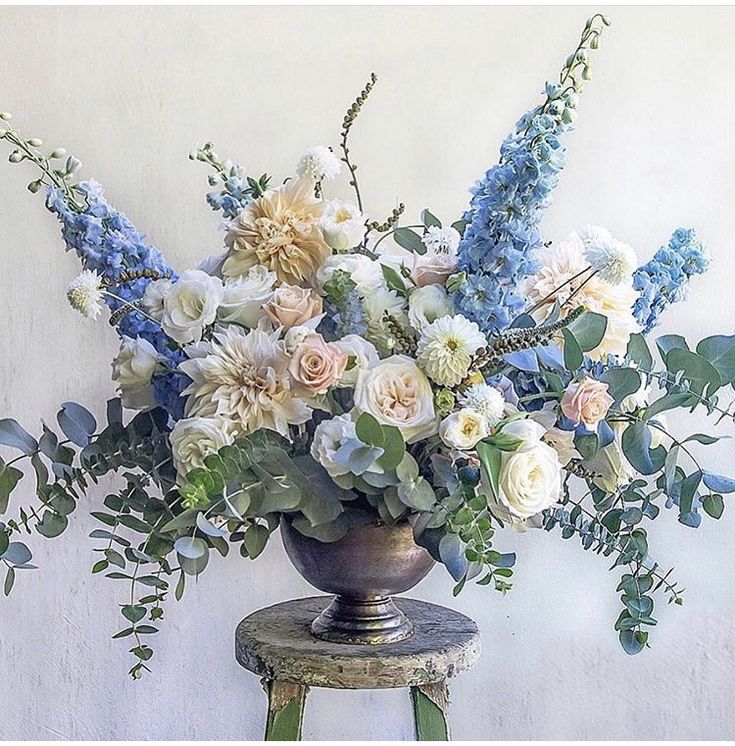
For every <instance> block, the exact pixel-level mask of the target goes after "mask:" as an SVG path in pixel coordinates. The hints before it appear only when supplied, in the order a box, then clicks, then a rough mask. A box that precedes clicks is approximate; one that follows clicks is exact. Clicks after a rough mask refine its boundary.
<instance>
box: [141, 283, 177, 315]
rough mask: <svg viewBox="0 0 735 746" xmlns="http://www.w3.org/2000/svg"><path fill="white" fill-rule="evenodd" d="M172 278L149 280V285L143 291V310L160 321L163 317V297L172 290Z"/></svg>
mask: <svg viewBox="0 0 735 746" xmlns="http://www.w3.org/2000/svg"><path fill="white" fill-rule="evenodd" d="M172 284H173V283H172V282H171V280H154V281H153V282H149V283H148V286H147V287H146V289H145V292H144V293H143V297H142V298H141V299H140V303H141V305H142V306H143V310H144V311H145V312H146V313H147V314H148V315H149V316H152V317H153V318H154V319H156V321H160V320H161V319H162V318H163V299H164V298H165V297H166V294H167V293H168V291H169V290H171V286H172Z"/></svg>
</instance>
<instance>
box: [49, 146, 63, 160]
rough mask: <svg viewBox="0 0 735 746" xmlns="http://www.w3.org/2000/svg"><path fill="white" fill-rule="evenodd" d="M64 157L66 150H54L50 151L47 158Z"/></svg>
mask: <svg viewBox="0 0 735 746" xmlns="http://www.w3.org/2000/svg"><path fill="white" fill-rule="evenodd" d="M65 155H66V148H56V149H55V150H52V151H51V154H50V155H49V158H63V157H64V156H65Z"/></svg>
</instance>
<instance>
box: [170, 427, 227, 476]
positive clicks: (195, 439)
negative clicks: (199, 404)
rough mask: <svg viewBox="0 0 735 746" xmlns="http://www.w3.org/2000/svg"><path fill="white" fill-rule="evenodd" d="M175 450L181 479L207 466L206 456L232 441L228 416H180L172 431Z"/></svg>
mask: <svg viewBox="0 0 735 746" xmlns="http://www.w3.org/2000/svg"><path fill="white" fill-rule="evenodd" d="M169 441H170V443H171V454H172V456H173V459H174V466H175V467H176V473H177V474H178V476H179V479H182V478H183V477H184V475H186V473H187V472H190V471H191V470H192V469H196V468H199V467H202V466H204V459H205V458H206V457H207V456H209V455H210V454H212V453H217V451H219V449H220V448H224V447H225V446H229V445H232V443H233V442H234V438H233V436H232V434H231V433H230V432H229V429H228V426H227V420H225V419H223V418H221V417H190V418H188V419H185V420H179V421H178V422H177V423H176V424H175V425H174V428H173V430H172V431H171V434H170V435H169Z"/></svg>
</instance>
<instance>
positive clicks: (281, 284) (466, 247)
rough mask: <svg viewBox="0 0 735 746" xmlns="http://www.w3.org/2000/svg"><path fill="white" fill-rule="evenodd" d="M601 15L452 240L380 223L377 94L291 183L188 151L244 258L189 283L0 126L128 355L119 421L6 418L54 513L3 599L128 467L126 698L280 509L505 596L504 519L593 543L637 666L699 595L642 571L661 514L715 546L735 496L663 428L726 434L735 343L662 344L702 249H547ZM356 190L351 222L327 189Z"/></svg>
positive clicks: (222, 262)
mask: <svg viewBox="0 0 735 746" xmlns="http://www.w3.org/2000/svg"><path fill="white" fill-rule="evenodd" d="M607 25H609V22H608V21H607V19H606V18H605V17H603V16H601V15H596V16H594V17H593V18H591V19H590V20H589V21H588V22H587V24H586V26H585V28H584V31H583V33H582V36H581V40H580V43H579V46H578V47H577V48H576V49H575V50H574V51H573V52H572V53H571V54H570V55H569V57H568V58H567V59H566V61H565V63H564V66H563V69H562V71H561V74H560V77H559V79H558V81H556V82H550V83H547V84H546V86H545V91H544V99H543V101H542V102H541V103H540V104H539V105H538V106H536V107H534V108H533V109H532V110H531V111H529V112H528V113H527V114H525V115H524V116H522V117H521V119H520V120H519V121H518V123H517V125H516V127H515V129H514V130H513V132H512V133H511V134H510V136H509V137H508V138H507V139H506V140H505V142H504V143H503V144H502V147H501V149H500V160H499V163H498V164H497V165H495V166H493V167H492V168H491V169H490V170H489V171H487V173H486V174H485V175H484V177H482V179H481V180H480V181H479V182H477V184H476V185H475V186H474V187H473V189H472V198H471V201H470V204H469V207H468V209H467V211H466V212H465V214H464V215H462V216H461V218H460V219H458V220H456V221H455V222H453V223H451V225H447V224H445V223H443V222H441V221H440V220H439V219H438V218H437V217H435V215H434V214H433V213H432V212H430V211H429V210H424V211H423V212H422V213H421V219H420V223H419V224H413V225H406V226H404V225H401V222H400V221H401V220H402V218H403V213H404V211H405V208H404V205H402V204H401V205H400V206H399V207H398V208H396V209H395V210H394V211H393V213H392V214H391V215H390V216H389V217H387V219H385V220H383V221H381V220H374V219H371V218H370V217H368V216H367V214H366V212H365V205H364V202H363V197H362V195H361V193H360V189H359V186H358V181H357V176H356V166H355V164H354V162H353V160H352V155H351V150H350V148H349V142H350V140H349V138H350V135H351V133H352V128H353V126H354V124H355V121H356V119H357V117H358V115H359V113H360V111H361V109H362V107H363V106H364V104H365V102H366V100H367V99H368V97H369V95H370V94H371V92H372V90H373V88H374V85H375V83H376V77H375V76H374V75H373V76H371V79H370V81H369V82H368V83H367V85H366V86H365V88H364V90H363V91H362V92H361V94H360V95H359V96H358V97H357V99H356V100H355V101H354V103H353V104H352V105H351V106H350V108H349V109H348V111H347V114H346V115H345V117H344V120H343V124H342V131H341V135H340V142H339V145H338V147H337V148H336V149H334V150H333V149H331V148H328V147H322V146H318V147H312V148H310V149H309V150H307V151H306V152H305V154H304V155H303V157H302V158H301V160H300V161H299V162H298V164H297V165H296V168H295V173H293V174H290V175H287V177H286V178H285V180H284V181H283V182H282V183H279V184H273V183H272V182H271V179H270V178H269V177H268V176H265V175H264V176H261V177H260V178H257V179H256V178H254V177H251V176H248V175H246V172H245V170H244V169H243V168H241V167H240V166H238V165H235V164H233V163H231V162H230V161H222V160H220V158H219V156H218V155H217V154H216V153H215V152H214V150H213V147H212V145H211V144H206V145H205V146H204V147H201V148H197V149H196V150H195V151H194V152H192V153H191V155H190V158H191V159H192V160H195V161H199V162H201V163H203V164H205V165H207V166H208V167H209V168H211V170H212V172H211V174H210V175H209V184H210V187H211V189H212V191H211V192H210V193H209V194H208V195H207V201H208V203H209V205H210V206H211V207H212V209H213V210H215V211H217V212H220V213H221V215H222V216H223V218H224V225H225V231H224V246H225V250H224V252H223V253H221V254H218V255H216V256H213V257H210V258H207V259H205V260H204V261H203V262H202V263H201V264H200V265H199V266H198V267H197V268H196V269H190V270H187V271H184V272H182V273H181V274H178V273H177V272H176V271H175V270H174V269H173V268H172V267H171V266H170V265H169V264H168V263H167V261H166V259H165V258H164V256H163V254H162V253H161V252H160V251H158V250H157V249H156V248H154V247H153V246H151V245H150V244H149V243H147V241H146V239H145V237H144V236H143V235H142V234H141V233H139V232H138V230H137V229H136V228H135V227H134V226H133V225H132V223H131V222H130V221H129V220H128V218H127V217H126V216H125V215H124V214H122V213H121V212H119V211H118V210H117V209H116V208H114V207H113V206H112V205H110V204H109V203H108V201H107V200H106V198H105V195H104V193H103V191H102V188H101V187H100V185H99V184H97V183H96V182H94V181H81V182H79V181H76V180H75V173H76V172H77V170H78V168H79V166H80V163H79V161H78V160H77V159H75V158H74V157H72V156H67V154H66V152H65V151H64V150H63V149H55V150H53V151H51V152H48V153H47V151H45V150H43V149H42V143H41V141H40V140H38V139H36V138H32V139H28V140H25V139H23V138H21V136H20V135H19V134H18V133H17V132H16V131H15V130H14V129H13V128H12V127H10V125H9V123H8V122H9V120H10V115H9V114H7V113H0V119H1V120H2V123H1V124H2V129H1V130H0V138H2V139H4V140H5V141H7V142H8V143H9V144H10V145H11V146H12V148H13V149H12V152H11V154H10V158H9V159H10V161H11V162H12V163H21V162H30V163H31V164H33V165H34V166H36V167H37V168H38V169H39V170H40V176H39V177H38V178H37V179H36V180H34V181H32V182H31V183H30V184H29V189H30V191H31V192H38V191H43V192H44V193H45V195H46V206H47V208H48V209H49V210H50V211H51V212H52V213H54V214H55V215H56V217H57V218H58V219H59V221H60V223H61V228H62V237H63V240H64V242H65V244H66V247H67V249H69V250H72V251H74V252H76V254H77V255H78V257H79V258H80V260H81V262H82V266H83V270H82V272H81V274H80V275H79V276H78V277H77V278H76V279H74V280H73V281H72V282H71V284H70V285H69V289H68V299H69V303H70V304H71V306H72V307H73V308H74V309H76V310H77V311H79V312H81V313H82V314H84V315H85V316H87V317H88V318H90V319H92V320H95V319H98V318H99V317H100V316H102V315H103V313H104V312H105V309H107V311H109V322H110V324H111V326H113V327H114V328H115V330H116V331H117V333H118V334H119V335H120V339H121V345H120V351H119V353H118V355H117V357H116V358H115V359H114V361H113V363H112V377H113V380H114V381H115V383H116V385H117V387H118V389H119V395H118V396H117V397H116V398H113V399H111V400H110V401H109V402H108V404H107V416H106V422H105V424H104V425H103V426H98V424H97V422H96V421H95V418H94V417H93V416H92V414H90V412H89V411H87V410H86V409H85V408H83V407H82V406H80V405H78V404H75V403H72V402H67V403H64V404H62V405H61V408H60V410H59V412H58V415H57V423H58V431H55V430H54V429H52V428H51V427H49V426H47V425H43V429H42V432H41V434H40V437H38V438H36V437H34V436H32V435H31V434H29V433H28V432H27V431H26V430H25V429H23V427H21V425H19V424H18V423H17V422H16V421H15V420H14V419H9V418H8V419H3V420H1V421H0V444H2V445H3V446H7V447H9V448H11V449H15V450H16V451H17V452H19V454H18V455H17V456H15V457H14V458H11V459H8V460H6V461H0V515H1V514H9V511H10V506H11V503H10V496H11V493H12V492H13V490H14V489H15V488H16V487H17V485H18V484H19V483H20V481H21V479H22V477H23V476H24V474H25V472H24V471H23V470H22V469H21V468H18V467H19V466H21V464H19V463H18V462H20V461H22V460H24V459H25V460H27V462H28V463H29V464H30V466H31V467H32V468H31V469H30V470H27V471H30V472H32V473H34V474H35V480H36V486H35V497H36V501H37V502H36V503H35V504H33V505H31V506H26V507H17V509H15V512H14V513H13V517H9V515H8V517H6V518H5V520H4V522H3V523H0V560H1V561H2V563H3V565H4V566H5V568H6V576H5V593H6V594H9V593H10V591H11V588H12V587H13V583H14V581H15V578H16V576H17V574H18V572H19V571H21V570H24V569H27V568H30V567H32V565H31V564H30V562H31V559H32V555H31V551H30V549H29V548H28V547H27V546H26V544H25V543H24V542H23V541H22V540H21V537H22V535H23V534H24V533H27V534H30V533H31V532H34V531H35V532H36V533H38V534H41V535H42V536H44V537H47V538H53V537H56V536H58V535H59V534H61V533H62V532H63V531H64V529H65V528H66V527H67V525H68V522H69V516H70V514H71V513H73V511H74V510H75V508H76V507H77V505H78V503H79V501H80V499H81V498H82V496H83V495H85V494H87V493H90V492H94V491H95V485H96V483H97V481H98V480H99V479H100V478H101V477H102V476H103V475H106V474H108V473H109V472H115V473H117V474H118V475H120V477H121V486H120V488H119V490H117V491H116V492H113V493H111V494H108V495H107V496H106V497H105V498H104V500H103V504H102V505H101V506H98V507H97V509H96V510H94V511H93V512H92V515H93V516H94V517H95V518H96V519H97V520H98V521H99V523H100V527H99V528H97V529H95V530H94V531H93V532H92V534H91V537H92V539H94V540H95V541H96V542H99V544H98V546H97V548H96V550H95V551H97V552H99V560H98V561H97V562H96V564H95V565H94V567H93V568H92V571H93V572H95V573H106V575H107V577H109V578H113V579H117V580H120V581H122V582H124V583H125V584H127V585H128V586H129V600H127V602H126V603H124V604H122V606H121V612H122V616H123V617H124V619H125V626H124V627H123V629H122V630H121V631H120V632H118V633H117V634H116V635H115V637H121V638H126V637H127V638H130V639H132V640H134V645H133V647H132V649H131V653H132V654H133V656H134V657H135V662H134V665H133V667H132V669H131V674H132V675H133V676H134V677H136V678H137V677H139V676H140V675H141V674H142V671H143V670H147V668H148V665H147V663H148V661H149V659H150V658H151V656H152V655H153V650H152V648H151V646H150V645H149V644H148V643H147V642H146V641H147V640H150V635H151V634H153V633H155V632H157V631H158V623H159V621H160V620H161V618H162V617H163V614H164V607H163V604H164V602H165V601H166V600H167V599H168V597H169V595H171V593H173V595H174V596H175V598H176V599H180V598H181V596H182V594H183V593H184V590H185V586H186V583H187V578H188V577H191V576H197V575H199V574H200V573H202V572H203V571H204V570H205V568H206V566H207V561H208V558H209V554H210V552H211V551H212V550H214V551H217V552H219V553H220V554H222V555H226V554H227V553H228V551H231V550H233V549H234V550H235V551H236V552H237V553H238V554H240V555H241V556H242V557H246V558H251V559H254V558H255V557H257V556H258V555H259V554H260V553H261V551H262V550H263V547H264V546H265V544H266V542H267V540H268V538H269V537H270V535H271V534H272V533H273V532H274V531H275V530H276V528H277V527H278V524H279V518H280V516H282V515H284V514H287V515H288V516H289V517H290V520H291V522H292V525H293V527H295V528H296V530H298V531H300V532H301V533H303V534H304V535H306V536H310V537H314V538H316V539H318V540H320V541H323V542H330V541H335V540H337V539H339V538H340V537H342V536H343V535H344V534H345V532H346V531H347V530H348V529H349V528H350V526H353V525H356V524H359V523H362V522H368V521H373V522H374V521H376V520H378V521H382V522H384V523H387V524H395V523H397V522H399V521H406V520H408V521H410V522H411V524H412V525H413V530H414V534H415V540H416V542H417V543H419V544H421V545H423V546H425V547H426V548H427V549H428V551H429V552H430V553H431V554H432V556H433V557H434V558H435V559H436V560H438V561H439V562H441V563H443V564H444V565H445V566H446V568H447V570H448V571H449V572H450V573H451V575H452V576H453V578H454V580H455V581H456V582H457V586H456V589H455V592H459V591H460V590H461V589H462V587H463V586H464V585H465V584H466V583H467V582H469V581H475V582H477V583H478V584H480V585H490V586H492V587H493V588H495V589H496V590H498V591H500V592H503V593H504V592H506V591H507V590H508V589H509V588H510V587H511V586H510V582H509V579H510V578H511V576H512V569H511V568H512V566H513V565H514V563H515V560H516V557H515V554H510V553H501V552H499V551H497V550H496V549H494V548H493V538H494V535H495V532H496V531H497V530H499V529H502V528H504V527H511V528H513V529H515V530H517V531H522V530H524V529H527V528H532V527H533V528H543V529H545V530H546V531H559V532H560V534H561V536H562V538H565V539H569V538H572V537H576V539H578V540H579V542H580V543H581V546H582V547H583V548H584V549H586V550H593V551H594V552H596V553H598V554H602V555H603V556H605V557H608V558H609V559H610V560H612V561H613V568H616V569H617V570H618V571H619V572H620V573H621V580H620V585H619V586H618V591H619V592H620V594H621V604H622V610H621V612H620V615H619V617H618V618H617V621H615V622H614V628H615V630H617V631H618V633H619V638H620V642H621V644H622V647H623V648H624V650H625V651H626V652H627V653H630V654H634V653H637V652H639V651H641V650H642V649H643V648H644V647H645V646H646V645H647V644H648V636H649V629H650V627H652V626H653V625H655V624H656V619H655V618H654V616H653V609H654V600H655V598H656V594H657V592H659V593H662V594H666V596H667V597H668V599H669V601H673V602H674V603H677V604H680V603H681V601H682V597H681V591H680V589H679V587H678V586H677V584H676V583H675V582H674V581H673V580H672V579H671V574H670V572H671V571H668V572H665V571H664V570H663V569H662V567H661V566H660V565H659V564H658V562H656V561H655V560H654V559H653V557H652V555H651V553H650V552H649V532H648V528H649V526H650V524H651V523H652V522H653V521H655V520H656V519H657V518H658V517H659V516H660V515H661V514H662V513H667V512H668V513H671V512H673V513H674V514H675V515H676V516H677V517H678V520H679V521H680V522H681V523H682V524H684V526H688V527H692V528H696V527H697V526H699V524H700V521H701V520H702V518H703V515H707V516H709V517H711V518H714V519H717V518H719V517H720V515H721V514H722V511H723V497H722V495H723V494H725V493H730V492H733V491H735V481H734V480H732V479H729V478H726V477H723V476H719V475H717V474H715V473H714V472H712V471H709V470H707V469H706V468H705V467H703V466H702V465H701V464H700V457H699V456H698V455H696V453H695V449H696V448H698V447H699V446H707V445H709V444H712V443H714V442H715V441H716V440H717V438H716V437H714V436H711V435H706V434H701V433H695V434H690V435H686V436H683V437H682V436H680V435H675V434H673V433H672V432H671V431H670V429H669V426H668V424H667V421H666V412H667V410H672V409H675V408H681V409H684V410H687V411H693V410H694V409H696V408H700V407H702V408H704V409H706V411H707V412H708V413H709V414H712V415H716V416H718V417H719V419H723V418H727V419H732V418H733V409H732V407H731V406H723V405H722V404H721V403H720V401H719V396H720V390H721V389H723V388H725V387H727V386H731V385H732V384H733V380H734V379H735V337H734V336H711V337H708V338H706V339H704V340H702V341H700V342H699V343H698V344H697V345H696V346H692V345H690V344H689V343H688V342H687V341H686V340H685V339H684V338H683V337H681V336H678V335H666V336H662V337H659V338H658V339H657V340H656V342H655V349H656V350H657V358H658V359H655V358H654V352H653V351H652V350H651V346H650V345H649V340H650V336H649V335H650V333H651V332H652V331H653V330H654V329H655V327H656V325H657V324H658V321H659V318H660V315H661V314H662V312H663V311H664V310H665V309H666V307H667V306H668V305H669V304H671V303H674V302H677V301H680V300H683V299H684V297H685V295H686V290H687V286H688V283H689V280H690V279H691V278H692V277H693V276H694V275H697V274H701V273H702V272H704V271H705V270H706V269H707V267H708V265H709V263H710V260H709V257H708V254H707V252H706V250H705V248H704V246H703V244H702V243H701V242H700V240H699V239H698V238H697V236H696V235H695V233H694V231H693V230H689V229H678V230H676V231H675V232H674V233H673V236H672V237H671V239H670V240H669V241H668V243H667V244H666V245H664V246H663V247H662V248H660V249H659V250H658V251H657V252H656V253H655V254H654V256H653V258H652V259H650V261H648V262H647V263H644V264H642V265H639V260H638V256H637V252H636V251H634V249H633V248H632V247H631V246H630V245H628V244H627V243H624V242H623V241H621V240H619V239H617V238H615V237H613V235H612V234H611V233H610V232H609V231H608V230H606V229H604V228H602V227H599V226H595V225H588V226H585V227H582V228H580V229H578V230H576V231H575V232H574V233H572V234H571V235H570V236H569V237H568V238H566V239H564V240H562V241H554V242H549V243H544V242H543V241H542V238H541V234H540V231H539V223H540V220H541V217H542V215H543V211H544V209H545V208H546V207H547V206H548V204H549V198H550V194H551V191H552V190H553V188H554V186H555V185H556V182H557V180H558V177H559V173H560V171H561V170H562V168H563V166H564V162H565V149H564V146H563V145H562V136H563V135H564V134H565V132H566V131H568V130H569V129H571V127H572V125H573V124H574V122H575V120H576V117H577V108H578V101H579V94H580V93H581V92H582V88H583V84H584V82H585V81H586V80H588V79H589V78H590V67H589V64H590V54H591V51H592V50H594V49H596V48H597V47H598V44H599V41H600V38H601V34H602V31H603V29H604V27H605V26H607ZM341 174H342V175H344V174H346V176H347V179H348V180H349V183H350V185H351V186H352V187H353V188H354V193H355V201H354V202H341V201H336V200H331V199H329V196H328V194H329V185H330V182H332V180H334V179H335V178H337V177H339V176H340V175H341ZM389 239H391V240H392V245H390V248H389ZM131 410H132V412H134V414H132V413H130V411H131ZM31 478H32V477H31ZM662 508H663V509H664V510H662Z"/></svg>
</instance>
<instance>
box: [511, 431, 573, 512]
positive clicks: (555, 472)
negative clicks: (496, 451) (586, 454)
mask: <svg viewBox="0 0 735 746" xmlns="http://www.w3.org/2000/svg"><path fill="white" fill-rule="evenodd" d="M511 424H515V423H511ZM529 424H532V425H535V426H536V427H540V425H538V423H535V422H534V423H530V422H529ZM508 427H510V425H508V426H506V427H505V428H504V429H503V432H505V431H507V429H508ZM541 429H543V428H541ZM501 458H502V461H501V466H500V477H499V479H498V486H499V495H498V499H499V501H500V503H501V505H503V506H504V507H505V508H506V509H507V510H508V511H509V512H510V513H511V515H513V516H515V517H516V518H521V519H525V518H530V517H531V516H533V515H536V514H537V513H540V512H541V511H542V510H545V509H546V508H550V507H551V506H552V505H554V504H555V503H556V502H558V500H559V497H560V495H561V464H560V463H559V459H558V458H557V455H556V451H555V450H554V449H553V448H552V447H551V446H548V445H546V443H542V442H541V441H540V440H529V441H528V442H527V443H526V444H525V445H524V446H522V447H521V448H520V449H519V450H517V451H515V452H513V453H505V452H504V453H503V454H502V457H501Z"/></svg>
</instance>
